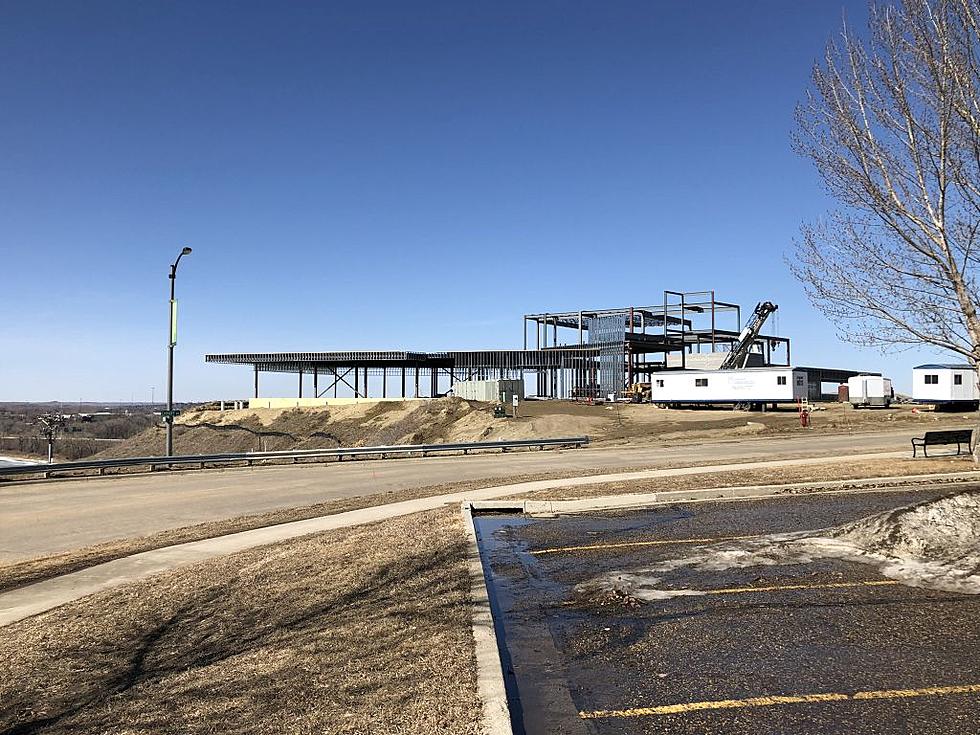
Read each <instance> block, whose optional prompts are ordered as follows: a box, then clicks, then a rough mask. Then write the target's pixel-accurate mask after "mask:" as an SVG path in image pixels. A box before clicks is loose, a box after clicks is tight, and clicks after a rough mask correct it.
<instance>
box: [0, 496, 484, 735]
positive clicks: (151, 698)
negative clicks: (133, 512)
mask: <svg viewBox="0 0 980 735" xmlns="http://www.w3.org/2000/svg"><path fill="white" fill-rule="evenodd" d="M464 559H465V539H464V536H463V533H462V524H461V521H460V519H459V513H458V511H457V510H456V509H445V510H440V511H434V512H429V513H422V514H418V515H414V516H410V517H406V518H400V519H396V520H393V521H390V522H388V523H385V524H378V525H369V526H360V527H357V528H353V529H349V530H344V531H334V532H329V533H325V534H320V535H316V536H312V537H306V538H304V539H298V540H295V541H291V542H287V543H283V544H279V545H276V546H274V547H265V548H261V549H255V550H251V551H248V552H243V553H240V554H235V555H233V556H230V557H225V558H222V559H219V560H217V561H212V562H209V563H206V564H201V565H195V566H192V567H188V568H185V569H180V570H177V571H174V572H170V573H168V574H164V575H161V576H158V577H155V578H153V579H152V580H149V581H146V582H142V583H138V584H133V585H127V586H124V587H121V588H119V589H117V590H112V591H108V592H105V593H102V594H99V595H95V596H92V597H89V598H86V599H84V600H82V601H80V602H79V603H76V604H73V605H70V606H66V607H63V608H59V609H57V610H54V611H51V612H50V613H47V614H45V615H42V616H39V617H36V618H32V619H29V620H25V621H21V622H20V623H17V624H14V625H12V626H9V627H7V628H4V629H2V630H0V702H2V703H3V706H2V707H0V731H2V732H46V733H104V732H114V733H177V732H180V733H210V732H236V733H271V732H285V733H405V734H409V733H419V734H422V733H425V734H426V735H428V734H429V733H434V732H446V733H459V734H460V735H465V734H466V733H476V732H478V717H479V712H480V707H479V704H478V700H477V697H476V688H475V678H474V671H475V664H474V660H473V653H472V639H471V629H470V608H469V597H468V588H469V579H468V576H467V573H466V566H465V562H464Z"/></svg>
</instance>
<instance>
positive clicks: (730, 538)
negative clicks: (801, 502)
mask: <svg viewBox="0 0 980 735" xmlns="http://www.w3.org/2000/svg"><path fill="white" fill-rule="evenodd" d="M751 538H759V535H758V534H756V535H754V536H716V537H715V538H678V539H658V540H656V541H623V542H620V543H615V544H590V545H587V546H556V547H554V548H552V549H535V550H534V551H532V552H531V553H532V554H557V553H559V552H562V551H594V550H596V549H624V548H627V547H630V546H670V545H672V544H712V543H715V542H717V541H744V540H745V539H751Z"/></svg>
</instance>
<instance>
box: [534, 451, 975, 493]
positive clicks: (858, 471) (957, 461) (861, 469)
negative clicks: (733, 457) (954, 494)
mask: <svg viewBox="0 0 980 735" xmlns="http://www.w3.org/2000/svg"><path fill="white" fill-rule="evenodd" d="M976 469H977V467H976V465H974V464H973V461H972V459H971V458H970V457H969V456H963V455H961V456H959V457H942V458H940V457H937V458H928V459H878V460H871V461H863V462H853V463H846V462H835V463H830V462H828V463H827V464H815V465H803V466H799V467H769V468H763V469H753V470H732V471H729V472H716V473H712V474H709V473H703V474H692V475H680V476H675V477H662V478H656V479H651V480H630V481H626V482H607V483H602V484H597V485H582V486H580V487H570V488H554V489H549V490H538V491H536V492H533V493H529V494H528V495H527V497H528V498H533V499H535V500H572V499H575V498H592V497H597V496H601V495H618V494H625V493H656V492H668V491H671V490H697V489H701V488H709V487H733V486H736V485H785V484H792V483H798V482H824V481H831V480H856V479H862V478H868V477H888V476H903V477H904V476H908V475H926V474H941V473H950V472H972V471H974V470H976Z"/></svg>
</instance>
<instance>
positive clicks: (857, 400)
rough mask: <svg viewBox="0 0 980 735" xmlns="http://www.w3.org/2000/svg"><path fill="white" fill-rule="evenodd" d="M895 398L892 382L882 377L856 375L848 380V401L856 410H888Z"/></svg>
mask: <svg viewBox="0 0 980 735" xmlns="http://www.w3.org/2000/svg"><path fill="white" fill-rule="evenodd" d="M894 398H895V391H894V390H893V389H892V381H891V379H889V378H883V377H882V376H880V375H855V376H854V377H852V378H848V379H847V400H848V402H849V403H850V404H851V405H852V406H854V408H861V407H862V406H883V407H885V408H888V407H889V406H890V405H891V403H892V401H893V400H894Z"/></svg>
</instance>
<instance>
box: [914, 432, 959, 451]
mask: <svg viewBox="0 0 980 735" xmlns="http://www.w3.org/2000/svg"><path fill="white" fill-rule="evenodd" d="M944 444H955V445H956V453H957V454H959V453H960V447H962V445H964V444H966V446H967V448H968V449H970V450H971V451H972V450H973V429H948V430H946V431H927V432H926V433H925V434H924V435H923V436H921V437H918V436H917V437H914V438H913V439H912V456H913V457H914V456H915V452H916V449H917V448H918V447H922V454H923V456H925V457H928V456H929V455H928V453H927V452H926V447H935V446H941V445H944Z"/></svg>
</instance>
